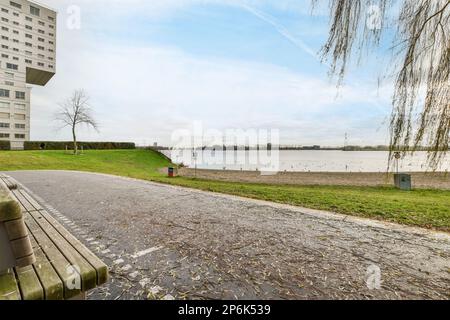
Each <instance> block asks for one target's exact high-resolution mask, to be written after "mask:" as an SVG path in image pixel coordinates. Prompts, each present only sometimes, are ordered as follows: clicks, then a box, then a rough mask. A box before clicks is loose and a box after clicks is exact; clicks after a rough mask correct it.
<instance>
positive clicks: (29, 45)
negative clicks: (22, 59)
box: [25, 42, 33, 47]
mask: <svg viewBox="0 0 450 320" xmlns="http://www.w3.org/2000/svg"><path fill="white" fill-rule="evenodd" d="M25 45H26V46H27V47H32V46H33V45H32V44H31V43H29V42H25Z"/></svg>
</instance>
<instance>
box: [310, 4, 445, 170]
mask: <svg viewBox="0 0 450 320" xmlns="http://www.w3.org/2000/svg"><path fill="white" fill-rule="evenodd" d="M312 1H313V4H314V5H317V2H319V1H321V0H312ZM327 1H329V8H330V11H331V14H330V16H331V23H330V32H329V38H328V40H327V42H326V43H325V45H324V46H323V49H322V55H323V59H324V60H329V61H330V63H331V70H330V72H331V73H332V74H333V75H337V76H338V79H339V83H342V80H343V79H344V77H345V73H346V70H347V68H348V64H349V62H350V60H351V59H352V58H353V55H354V54H355V53H358V52H359V53H362V52H364V50H365V49H368V48H371V47H372V46H375V47H376V46H379V45H380V39H381V37H382V35H383V33H384V32H386V31H387V30H390V28H391V27H392V26H396V31H397V34H396V37H395V40H394V43H393V46H392V48H393V53H394V54H393V62H392V64H391V65H392V68H393V70H392V71H393V74H394V75H395V90H394V96H393V101H392V103H393V112H392V116H391V122H390V133H391V157H390V158H391V160H392V157H393V155H394V152H395V151H401V152H402V153H403V155H406V154H407V153H408V152H414V151H417V150H419V149H422V148H423V147H427V149H428V150H429V157H428V162H429V165H431V166H432V167H433V168H437V167H438V166H439V164H441V163H442V161H443V159H444V157H445V155H446V153H447V152H448V151H449V141H450V79H449V75H450V0H403V1H400V0H397V1H396V0H327Z"/></svg>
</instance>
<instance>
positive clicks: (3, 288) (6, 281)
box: [0, 271, 21, 300]
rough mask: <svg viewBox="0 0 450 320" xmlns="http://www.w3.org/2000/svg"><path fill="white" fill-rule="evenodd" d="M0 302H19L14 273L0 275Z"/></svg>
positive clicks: (19, 297)
mask: <svg viewBox="0 0 450 320" xmlns="http://www.w3.org/2000/svg"><path fill="white" fill-rule="evenodd" d="M0 300H21V296H20V290H19V287H18V285H17V281H16V277H15V275H14V272H11V271H10V272H8V273H5V274H3V275H0Z"/></svg>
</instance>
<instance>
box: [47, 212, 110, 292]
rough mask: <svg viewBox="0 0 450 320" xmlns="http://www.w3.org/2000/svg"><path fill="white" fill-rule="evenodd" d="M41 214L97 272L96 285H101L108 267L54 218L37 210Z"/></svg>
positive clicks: (106, 275)
mask: <svg viewBox="0 0 450 320" xmlns="http://www.w3.org/2000/svg"><path fill="white" fill-rule="evenodd" d="M39 212H40V213H41V214H42V216H43V217H44V218H45V219H47V221H48V222H49V223H51V224H52V225H53V227H54V228H55V229H56V230H57V231H58V232H59V233H60V234H61V235H62V236H63V237H64V238H65V239H66V240H67V241H68V242H69V243H70V244H71V245H72V246H73V247H74V248H75V249H76V250H77V251H78V253H79V254H80V255H82V256H83V257H84V258H85V259H86V261H87V262H89V264H90V265H91V266H92V267H93V268H94V269H95V271H96V272H97V285H102V284H104V283H106V282H107V281H108V267H107V265H106V264H104V263H103V262H102V261H101V260H100V259H99V258H97V256H95V255H94V254H93V253H92V252H91V251H90V250H89V249H88V248H86V246H84V245H83V244H82V243H81V242H80V241H78V239H76V238H75V237H74V236H73V235H72V234H70V233H69V232H68V231H67V230H66V229H65V228H64V227H63V226H62V225H61V224H60V223H59V222H58V221H56V219H55V218H53V217H52V216H51V215H50V214H49V213H48V212H46V211H45V210H43V211H39Z"/></svg>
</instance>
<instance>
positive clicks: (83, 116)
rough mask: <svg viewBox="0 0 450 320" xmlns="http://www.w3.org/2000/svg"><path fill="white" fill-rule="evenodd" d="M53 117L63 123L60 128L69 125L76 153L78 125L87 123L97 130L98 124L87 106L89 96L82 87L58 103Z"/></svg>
mask: <svg viewBox="0 0 450 320" xmlns="http://www.w3.org/2000/svg"><path fill="white" fill-rule="evenodd" d="M55 118H56V120H57V121H59V122H61V123H62V124H63V126H62V127H61V129H62V128H66V127H70V128H71V129H72V136H73V150H74V154H78V143H77V134H76V130H77V127H78V125H82V124H84V125H87V126H88V127H92V128H94V129H95V130H96V131H98V124H97V122H96V121H95V120H94V117H93V116H92V111H91V107H90V106H89V97H88V95H87V94H86V92H85V91H84V90H83V89H80V90H76V91H74V92H73V94H72V96H71V97H70V98H68V99H67V100H66V101H65V102H63V103H61V104H60V110H59V111H58V112H57V113H56V115H55Z"/></svg>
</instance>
